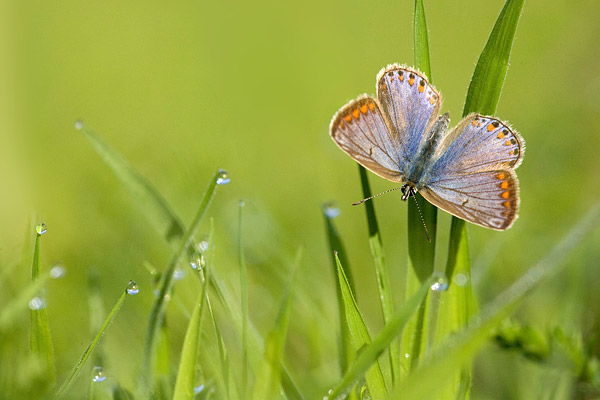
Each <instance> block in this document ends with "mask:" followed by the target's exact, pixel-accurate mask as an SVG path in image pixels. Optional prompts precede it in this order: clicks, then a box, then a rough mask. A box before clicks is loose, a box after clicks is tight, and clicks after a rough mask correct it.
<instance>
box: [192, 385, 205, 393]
mask: <svg viewBox="0 0 600 400" xmlns="http://www.w3.org/2000/svg"><path fill="white" fill-rule="evenodd" d="M203 390H204V384H201V385H198V386H196V387H194V394H198V393H202V391H203Z"/></svg>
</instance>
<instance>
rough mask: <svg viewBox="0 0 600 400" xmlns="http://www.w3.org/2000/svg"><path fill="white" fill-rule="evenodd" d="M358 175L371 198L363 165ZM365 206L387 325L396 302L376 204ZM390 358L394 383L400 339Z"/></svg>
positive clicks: (364, 190)
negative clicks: (386, 261)
mask: <svg viewBox="0 0 600 400" xmlns="http://www.w3.org/2000/svg"><path fill="white" fill-rule="evenodd" d="M358 173H359V175H360V182H361V185H362V191H363V198H365V199H366V198H368V197H371V196H372V192H371V185H369V177H368V175H367V170H366V169H365V168H364V167H363V166H362V165H360V164H358ZM364 204H365V213H366V216H367V223H368V225H369V247H370V248H371V255H372V257H373V262H374V263H375V275H376V276H377V288H378V289H379V301H380V302H381V310H382V312H383V321H384V323H385V324H388V323H389V322H390V321H391V319H392V318H393V317H394V301H393V299H392V290H391V287H390V277H389V273H388V269H387V266H386V263H385V253H384V251H383V243H382V240H381V235H380V233H379V224H378V222H377V215H376V214H375V203H374V202H373V201H367V202H365V203H364ZM389 358H390V366H391V371H392V383H393V382H395V381H396V379H398V378H400V343H399V339H398V338H396V339H394V340H393V341H392V343H390V347H389Z"/></svg>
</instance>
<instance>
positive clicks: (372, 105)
mask: <svg viewBox="0 0 600 400" xmlns="http://www.w3.org/2000/svg"><path fill="white" fill-rule="evenodd" d="M369 108H370V109H371V111H375V104H373V103H369Z"/></svg>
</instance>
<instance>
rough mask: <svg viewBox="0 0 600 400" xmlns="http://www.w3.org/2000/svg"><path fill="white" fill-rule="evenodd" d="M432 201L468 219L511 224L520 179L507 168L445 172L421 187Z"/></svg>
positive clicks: (498, 226)
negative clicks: (462, 172) (434, 180)
mask: <svg viewBox="0 0 600 400" xmlns="http://www.w3.org/2000/svg"><path fill="white" fill-rule="evenodd" d="M420 193H421V194H422V195H423V197H425V199H427V201H429V202H430V203H432V204H433V205H435V206H437V207H439V208H441V209H442V210H444V211H446V212H448V213H450V214H452V215H455V216H457V217H459V218H462V219H464V220H466V221H469V222H471V223H474V224H477V225H480V226H483V227H486V228H491V229H497V230H504V229H508V228H510V226H511V225H512V223H513V222H514V221H515V219H517V212H518V209H519V181H518V180H517V176H516V175H515V173H514V172H513V171H511V170H510V169H506V170H498V171H487V172H478V173H474V174H467V175H453V176H450V175H446V177H440V179H437V180H436V182H435V183H431V184H430V185H428V186H427V187H425V188H423V189H421V191H420Z"/></svg>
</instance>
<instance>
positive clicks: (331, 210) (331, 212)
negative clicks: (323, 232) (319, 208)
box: [325, 203, 342, 218]
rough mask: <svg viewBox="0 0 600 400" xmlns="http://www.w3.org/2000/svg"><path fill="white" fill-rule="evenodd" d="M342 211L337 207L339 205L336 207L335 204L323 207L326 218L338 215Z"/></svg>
mask: <svg viewBox="0 0 600 400" xmlns="http://www.w3.org/2000/svg"><path fill="white" fill-rule="evenodd" d="M341 212H342V211H341V210H340V209H339V207H337V205H335V204H333V203H332V204H328V205H327V206H326V207H325V215H327V217H328V218H335V217H337V216H338V215H340V213H341Z"/></svg>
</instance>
